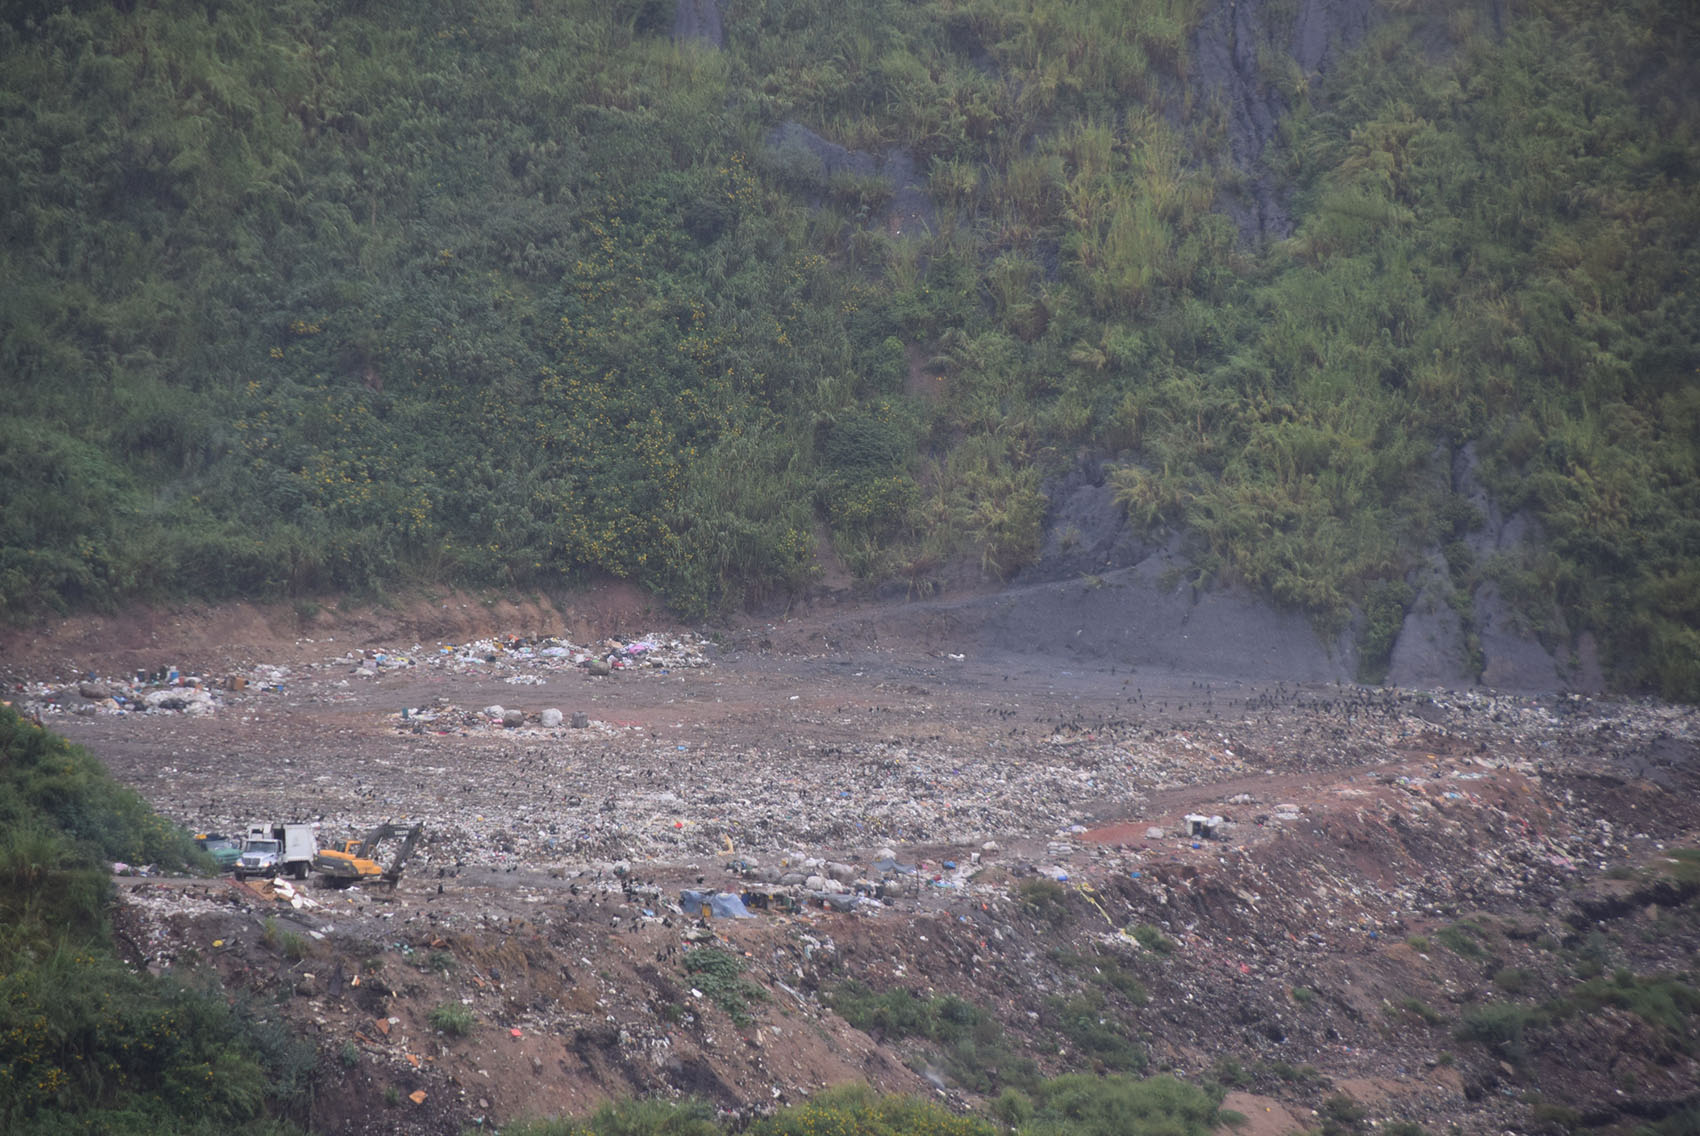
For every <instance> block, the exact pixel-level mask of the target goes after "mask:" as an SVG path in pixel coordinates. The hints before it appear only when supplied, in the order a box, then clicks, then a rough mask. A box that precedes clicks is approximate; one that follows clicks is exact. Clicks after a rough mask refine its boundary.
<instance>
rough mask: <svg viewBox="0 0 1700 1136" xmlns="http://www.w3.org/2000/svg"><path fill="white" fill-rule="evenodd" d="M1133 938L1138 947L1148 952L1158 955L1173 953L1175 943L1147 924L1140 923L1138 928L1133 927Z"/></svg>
mask: <svg viewBox="0 0 1700 1136" xmlns="http://www.w3.org/2000/svg"><path fill="white" fill-rule="evenodd" d="M1133 937H1134V939H1135V940H1136V941H1137V942H1138V943H1139V945H1140V946H1142V947H1144V948H1145V949H1146V950H1148V951H1153V952H1155V953H1157V954H1160V955H1167V954H1173V953H1174V950H1175V941H1174V940H1173V939H1171V938H1169V937H1168V936H1167V935H1165V934H1163V932H1162V931H1161V930H1159V929H1158V928H1156V927H1153V926H1152V925H1151V924H1149V923H1141V924H1140V925H1139V926H1137V927H1135V928H1134V929H1133Z"/></svg>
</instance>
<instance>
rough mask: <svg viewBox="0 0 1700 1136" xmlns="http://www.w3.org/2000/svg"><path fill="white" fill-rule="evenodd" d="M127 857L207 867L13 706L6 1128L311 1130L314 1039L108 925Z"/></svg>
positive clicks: (7, 813)
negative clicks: (176, 972) (171, 969)
mask: <svg viewBox="0 0 1700 1136" xmlns="http://www.w3.org/2000/svg"><path fill="white" fill-rule="evenodd" d="M120 858H121V859H124V860H128V861H130V862H133V863H139V864H140V863H154V864H158V865H160V866H161V867H164V868H167V869H170V870H177V871H182V870H186V869H188V868H189V867H190V866H191V865H194V864H205V863H206V861H205V859H204V857H203V856H201V855H200V854H199V853H198V851H197V850H196V849H195V848H194V846H193V843H192V841H191V840H190V839H189V837H188V836H187V834H184V833H180V832H177V831H175V830H174V829H173V828H171V826H170V825H168V824H166V823H165V821H164V820H162V819H161V818H160V817H158V816H156V815H155V814H153V813H152V812H150V811H149V810H148V809H147V807H146V805H145V804H144V803H143V802H142V800H141V798H140V797H138V796H136V794H135V793H133V792H131V791H130V790H128V789H125V788H123V787H122V786H120V785H118V784H117V783H116V782H114V781H113V780H112V779H111V778H110V777H109V776H108V775H107V773H106V771H105V770H104V769H103V768H102V767H101V765H100V764H99V763H98V762H97V761H95V760H94V758H92V757H91V756H90V755H89V754H88V753H87V752H86V751H84V750H83V749H81V748H80V747H77V746H73V745H70V744H69V743H67V742H66V741H65V740H64V739H63V738H60V737H58V736H56V735H54V734H51V733H49V732H48V731H46V730H43V729H41V728H40V727H38V726H35V725H32V724H31V723H29V722H26V721H24V720H22V719H20V718H19V717H18V715H17V714H16V713H15V712H14V711H13V710H11V709H10V708H9V707H4V706H0V1129H4V1130H5V1131H6V1132H8V1133H34V1132H44V1133H45V1132H55V1133H58V1132H68V1131H73V1130H75V1131H89V1132H97V1131H98V1132H103V1133H107V1132H109V1133H116V1134H126V1133H136V1134H141V1133H154V1132H182V1133H190V1134H195V1133H209V1134H210V1133H223V1132H229V1131H231V1130H233V1129H240V1130H242V1131H244V1132H259V1133H277V1134H282V1133H287V1132H294V1131H297V1129H296V1128H294V1127H293V1126H292V1125H291V1124H290V1123H289V1121H290V1120H291V1119H301V1118H302V1115H303V1113H304V1109H305V1106H306V1104H307V1100H308V1092H309V1087H308V1081H309V1077H310V1075H311V1072H312V1068H313V1060H314V1055H313V1050H312V1048H311V1046H308V1045H304V1044H302V1043H301V1042H299V1041H298V1040H296V1039H295V1038H294V1037H292V1036H291V1035H290V1033H289V1032H288V1031H287V1030H286V1029H284V1028H283V1027H282V1025H281V1024H280V1023H278V1022H275V1021H262V1020H258V1019H256V1018H255V1016H254V1014H253V1013H252V1012H251V1011H250V1009H249V1008H248V1007H247V1005H246V1004H245V1003H243V1002H241V1001H232V1000H231V999H229V998H227V996H226V995H225V994H224V993H223V992H222V991H218V990H203V989H200V988H198V987H195V986H191V985H188V984H185V983H182V982H178V981H176V980H173V979H155V978H152V977H150V976H149V975H147V974H146V973H145V972H144V973H137V972H136V971H134V970H132V969H131V968H130V967H129V966H128V965H126V964H125V963H124V962H123V961H122V960H121V959H120V958H119V957H118V956H117V954H116V953H115V951H114V949H113V945H112V941H111V939H110V936H109V933H108V928H107V924H106V904H107V900H108V898H109V893H110V890H111V882H110V879H111V877H110V864H111V861H112V860H114V859H120Z"/></svg>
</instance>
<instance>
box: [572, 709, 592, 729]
mask: <svg viewBox="0 0 1700 1136" xmlns="http://www.w3.org/2000/svg"><path fill="white" fill-rule="evenodd" d="M588 725H590V715H589V714H586V713H585V712H584V711H583V710H575V711H573V729H575V730H582V729H584V728H585V727H586V726H588Z"/></svg>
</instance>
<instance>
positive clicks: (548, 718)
mask: <svg viewBox="0 0 1700 1136" xmlns="http://www.w3.org/2000/svg"><path fill="white" fill-rule="evenodd" d="M561 718H562V715H561V712H560V711H559V710H556V709H554V708H552V707H551V708H550V709H548V710H545V711H543V713H541V714H539V715H538V716H537V719H538V721H540V722H542V723H543V726H544V728H545V729H550V730H552V729H554V728H555V727H556V726H559V725H560V724H561ZM574 718H575V719H576V718H577V715H576V714H575V715H574ZM573 724H574V725H577V724H578V723H577V722H576V721H575V722H574V723H573Z"/></svg>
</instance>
